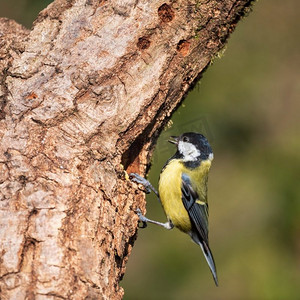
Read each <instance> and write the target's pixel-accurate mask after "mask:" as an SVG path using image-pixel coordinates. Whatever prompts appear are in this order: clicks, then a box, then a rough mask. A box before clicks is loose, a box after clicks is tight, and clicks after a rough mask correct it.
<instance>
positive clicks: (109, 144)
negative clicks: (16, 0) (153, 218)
mask: <svg viewBox="0 0 300 300" xmlns="http://www.w3.org/2000/svg"><path fill="white" fill-rule="evenodd" d="M250 3H251V0H224V1H218V0H211V1H187V0H183V1H178V2H176V1H173V2H171V3H169V4H166V3H164V2H162V1H156V0H153V1H136V0H134V1H131V0H126V1H103V0H102V1H101V0H100V1H99V0H98V1H96V0H56V1H54V2H53V3H52V4H51V5H49V6H48V8H46V9H45V10H43V11H42V12H41V13H40V15H39V16H38V18H37V20H36V21H35V23H34V26H33V29H32V30H31V31H29V30H27V29H25V28H23V27H22V26H21V25H18V24H17V23H15V22H14V21H11V20H8V19H3V18H2V19H0V39H1V40H0V47H1V48H0V69H1V72H0V75H1V81H0V84H1V86H0V98H1V102H0V107H1V113H0V119H1V121H0V128H1V130H0V134H1V142H0V147H1V148H0V184H1V199H0V298H1V299H57V298H62V299H121V298H122V295H123V290H122V288H120V287H119V281H120V279H121V278H122V276H123V274H124V272H125V264H126V262H127V260H128V256H129V255H130V252H131V249H132V246H133V243H134V240H135V238H136V232H137V229H136V228H137V221H138V218H137V216H136V214H135V213H134V211H135V209H136V208H137V207H141V208H142V210H143V209H144V195H143V192H141V191H139V190H138V189H137V185H136V184H133V183H131V182H130V181H129V180H127V177H126V173H125V171H127V172H131V171H135V172H139V173H140V174H144V173H145V171H146V168H147V164H148V162H149V156H150V155H151V150H152V147H153V145H154V142H155V140H156V138H157V136H158V133H159V131H160V130H161V129H162V127H163V125H164V124H165V123H166V120H168V119H169V117H170V115H171V113H172V112H173V111H174V110H175V108H176V107H177V106H178V105H179V103H180V101H181V100H182V99H183V97H184V95H185V94H186V93H187V91H188V90H189V89H190V88H191V86H192V85H193V84H194V83H195V82H196V80H197V78H199V76H200V74H201V72H203V71H204V70H205V68H206V67H207V66H208V65H209V63H210V61H211V60H212V58H213V57H215V56H216V55H217V53H218V51H219V50H220V49H221V48H222V47H223V46H224V43H225V41H226V39H227V38H228V36H229V34H230V33H231V32H232V30H233V29H234V27H235V25H236V23H237V22H238V20H239V19H240V18H241V16H243V15H244V13H245V12H247V11H249V6H250Z"/></svg>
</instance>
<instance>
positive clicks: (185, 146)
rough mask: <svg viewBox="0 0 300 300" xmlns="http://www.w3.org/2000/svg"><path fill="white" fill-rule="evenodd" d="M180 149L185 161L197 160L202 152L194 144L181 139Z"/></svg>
mask: <svg viewBox="0 0 300 300" xmlns="http://www.w3.org/2000/svg"><path fill="white" fill-rule="evenodd" d="M178 151H179V152H180V153H181V154H182V155H183V161H195V160H197V159H198V157H199V156H200V154H201V153H200V151H199V150H198V149H197V148H196V147H195V146H194V145H193V144H191V143H188V142H183V141H179V143H178Z"/></svg>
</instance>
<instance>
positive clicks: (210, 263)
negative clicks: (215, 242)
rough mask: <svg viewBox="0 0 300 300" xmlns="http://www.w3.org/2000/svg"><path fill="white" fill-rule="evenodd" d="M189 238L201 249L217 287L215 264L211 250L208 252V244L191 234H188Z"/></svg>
mask: <svg viewBox="0 0 300 300" xmlns="http://www.w3.org/2000/svg"><path fill="white" fill-rule="evenodd" d="M190 236H191V238H192V239H193V241H194V242H195V243H196V244H198V245H199V246H200V247H201V249H202V252H203V254H204V257H205V259H206V261H207V264H208V266H209V269H210V271H211V273H212V276H213V278H214V281H215V284H216V286H218V285H219V283H218V276H217V269H216V264H215V261H214V257H213V255H212V253H211V250H210V248H209V246H208V244H207V243H206V242H204V241H203V240H201V239H199V237H198V235H197V234H194V233H193V232H191V233H190Z"/></svg>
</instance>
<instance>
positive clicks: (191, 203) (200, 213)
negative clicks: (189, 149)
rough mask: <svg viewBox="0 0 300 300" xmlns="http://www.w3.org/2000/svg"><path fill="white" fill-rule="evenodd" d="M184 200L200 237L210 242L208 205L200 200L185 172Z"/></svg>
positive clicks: (183, 182) (182, 178)
mask: <svg viewBox="0 0 300 300" xmlns="http://www.w3.org/2000/svg"><path fill="white" fill-rule="evenodd" d="M181 180H182V184H181V192H182V202H183V205H184V207H185V209H186V210H187V212H188V214H189V216H190V219H191V222H192V224H193V227H194V228H195V229H196V231H197V232H198V234H199V235H200V236H199V237H200V239H202V240H203V241H205V242H206V243H208V206H207V204H206V203H204V202H201V201H199V196H198V194H197V192H196V191H195V190H194V188H193V187H192V184H191V179H190V177H189V176H188V175H187V174H185V173H183V174H182V176H181Z"/></svg>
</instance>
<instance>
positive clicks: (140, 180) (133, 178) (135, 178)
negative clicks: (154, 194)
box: [129, 173, 151, 194]
mask: <svg viewBox="0 0 300 300" xmlns="http://www.w3.org/2000/svg"><path fill="white" fill-rule="evenodd" d="M129 178H130V180H131V181H133V182H136V183H138V184H141V185H143V187H144V188H145V193H146V194H149V193H150V192H151V188H150V187H149V181H148V180H147V179H145V178H144V177H142V176H141V175H139V174H137V173H130V174H129Z"/></svg>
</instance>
